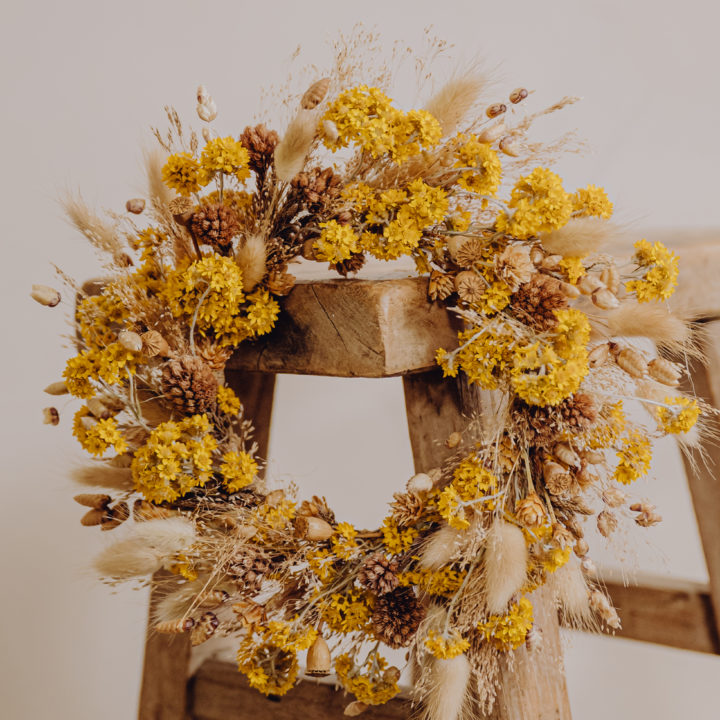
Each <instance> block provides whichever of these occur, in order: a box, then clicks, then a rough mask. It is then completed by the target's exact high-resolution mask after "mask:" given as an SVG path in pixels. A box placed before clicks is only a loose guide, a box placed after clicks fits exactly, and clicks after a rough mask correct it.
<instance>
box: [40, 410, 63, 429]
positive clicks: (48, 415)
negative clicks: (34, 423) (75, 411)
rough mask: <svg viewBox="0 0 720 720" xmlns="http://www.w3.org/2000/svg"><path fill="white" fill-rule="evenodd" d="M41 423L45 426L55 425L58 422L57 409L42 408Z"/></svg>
mask: <svg viewBox="0 0 720 720" xmlns="http://www.w3.org/2000/svg"><path fill="white" fill-rule="evenodd" d="M43 422H44V423H45V425H57V424H58V423H59V422H60V413H59V412H58V410H57V408H54V407H46V408H43Z"/></svg>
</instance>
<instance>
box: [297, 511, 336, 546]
mask: <svg viewBox="0 0 720 720" xmlns="http://www.w3.org/2000/svg"><path fill="white" fill-rule="evenodd" d="M334 534H335V530H334V529H333V527H332V525H330V523H327V522H325V521H324V520H321V519H320V518H319V517H312V516H307V515H300V516H299V517H297V518H295V536H296V537H299V538H301V539H302V540H310V541H313V542H319V541H322V540H328V539H329V538H331V537H332V536H333V535H334Z"/></svg>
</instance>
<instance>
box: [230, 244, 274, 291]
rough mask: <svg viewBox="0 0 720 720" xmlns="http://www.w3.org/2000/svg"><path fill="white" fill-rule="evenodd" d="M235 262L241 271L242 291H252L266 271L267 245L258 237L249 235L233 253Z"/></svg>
mask: <svg viewBox="0 0 720 720" xmlns="http://www.w3.org/2000/svg"><path fill="white" fill-rule="evenodd" d="M235 262H237V264H238V266H239V267H240V269H241V270H242V274H243V289H244V290H245V291H246V292H249V291H250V290H252V289H253V288H254V287H255V286H256V285H257V284H258V283H259V282H260V281H261V280H262V279H263V278H264V277H265V272H266V271H267V244H266V243H265V240H264V239H263V238H262V237H261V236H260V235H250V236H249V237H247V238H246V239H245V242H243V243H241V244H240V245H238V248H237V250H236V251H235Z"/></svg>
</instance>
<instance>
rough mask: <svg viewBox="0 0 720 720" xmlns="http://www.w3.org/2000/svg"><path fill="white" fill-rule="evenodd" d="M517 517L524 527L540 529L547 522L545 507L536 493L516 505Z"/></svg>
mask: <svg viewBox="0 0 720 720" xmlns="http://www.w3.org/2000/svg"><path fill="white" fill-rule="evenodd" d="M515 517H516V518H517V520H518V522H519V523H520V524H521V525H523V526H524V527H529V528H534V527H540V525H542V524H543V522H544V521H545V506H544V505H543V504H542V501H541V500H540V498H539V497H538V495H537V494H536V493H531V494H530V495H528V496H527V497H526V498H523V499H522V500H518V502H517V503H516V504H515Z"/></svg>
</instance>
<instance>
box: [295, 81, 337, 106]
mask: <svg viewBox="0 0 720 720" xmlns="http://www.w3.org/2000/svg"><path fill="white" fill-rule="evenodd" d="M329 88H330V78H323V79H322V80H318V81H317V82H315V83H313V84H312V85H311V86H310V87H309V88H308V89H307V90H306V91H305V94H304V95H303V96H302V99H301V100H300V107H301V108H302V109H303V110H312V109H313V108H314V107H317V106H318V105H319V104H320V103H321V102H322V101H323V100H324V99H325V96H326V95H327V91H328V89H329Z"/></svg>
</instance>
